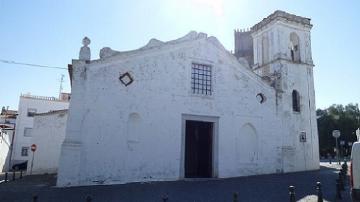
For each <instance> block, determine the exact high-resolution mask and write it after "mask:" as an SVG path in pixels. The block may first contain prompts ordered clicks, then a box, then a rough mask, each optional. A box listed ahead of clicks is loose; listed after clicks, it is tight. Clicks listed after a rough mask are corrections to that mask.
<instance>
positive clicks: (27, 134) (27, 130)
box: [24, 127, 32, 137]
mask: <svg viewBox="0 0 360 202" xmlns="http://www.w3.org/2000/svg"><path fill="white" fill-rule="evenodd" d="M31 129H32V128H28V127H25V128H24V136H25V137H31V136H32V134H31Z"/></svg>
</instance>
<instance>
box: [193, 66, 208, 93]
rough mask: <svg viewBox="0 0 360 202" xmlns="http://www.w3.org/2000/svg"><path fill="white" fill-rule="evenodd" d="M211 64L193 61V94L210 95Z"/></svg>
mask: <svg viewBox="0 0 360 202" xmlns="http://www.w3.org/2000/svg"><path fill="white" fill-rule="evenodd" d="M211 77H212V72H211V66H209V65H203V64H196V63H193V64H192V67H191V90H192V93H194V94H202V95H211V93H212V86H211Z"/></svg>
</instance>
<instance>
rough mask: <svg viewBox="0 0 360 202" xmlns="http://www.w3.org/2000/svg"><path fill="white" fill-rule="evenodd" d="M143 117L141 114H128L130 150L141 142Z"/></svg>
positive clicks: (128, 142) (127, 137)
mask: <svg viewBox="0 0 360 202" xmlns="http://www.w3.org/2000/svg"><path fill="white" fill-rule="evenodd" d="M142 128H143V127H142V119H141V116H140V114H138V113H131V114H129V116H128V120H127V136H126V139H127V144H128V149H129V150H134V149H135V145H137V144H138V143H139V142H140V137H141V134H142V132H143V131H141V129H142Z"/></svg>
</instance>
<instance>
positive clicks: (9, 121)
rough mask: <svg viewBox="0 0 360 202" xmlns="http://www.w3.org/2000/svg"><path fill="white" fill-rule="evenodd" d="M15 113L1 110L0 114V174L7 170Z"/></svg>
mask: <svg viewBox="0 0 360 202" xmlns="http://www.w3.org/2000/svg"><path fill="white" fill-rule="evenodd" d="M16 115H17V111H14V110H8V109H5V107H3V108H2V110H1V113H0V172H5V171H8V170H9V166H10V158H11V152H10V151H11V146H12V144H13V137H14V128H15V121H16Z"/></svg>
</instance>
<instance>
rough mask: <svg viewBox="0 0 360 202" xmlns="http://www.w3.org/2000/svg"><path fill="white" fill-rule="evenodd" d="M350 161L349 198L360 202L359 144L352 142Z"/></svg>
mask: <svg viewBox="0 0 360 202" xmlns="http://www.w3.org/2000/svg"><path fill="white" fill-rule="evenodd" d="M350 160H351V161H350V185H351V198H352V200H353V201H359V202H360V142H354V144H353V146H352V150H351V159H350Z"/></svg>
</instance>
